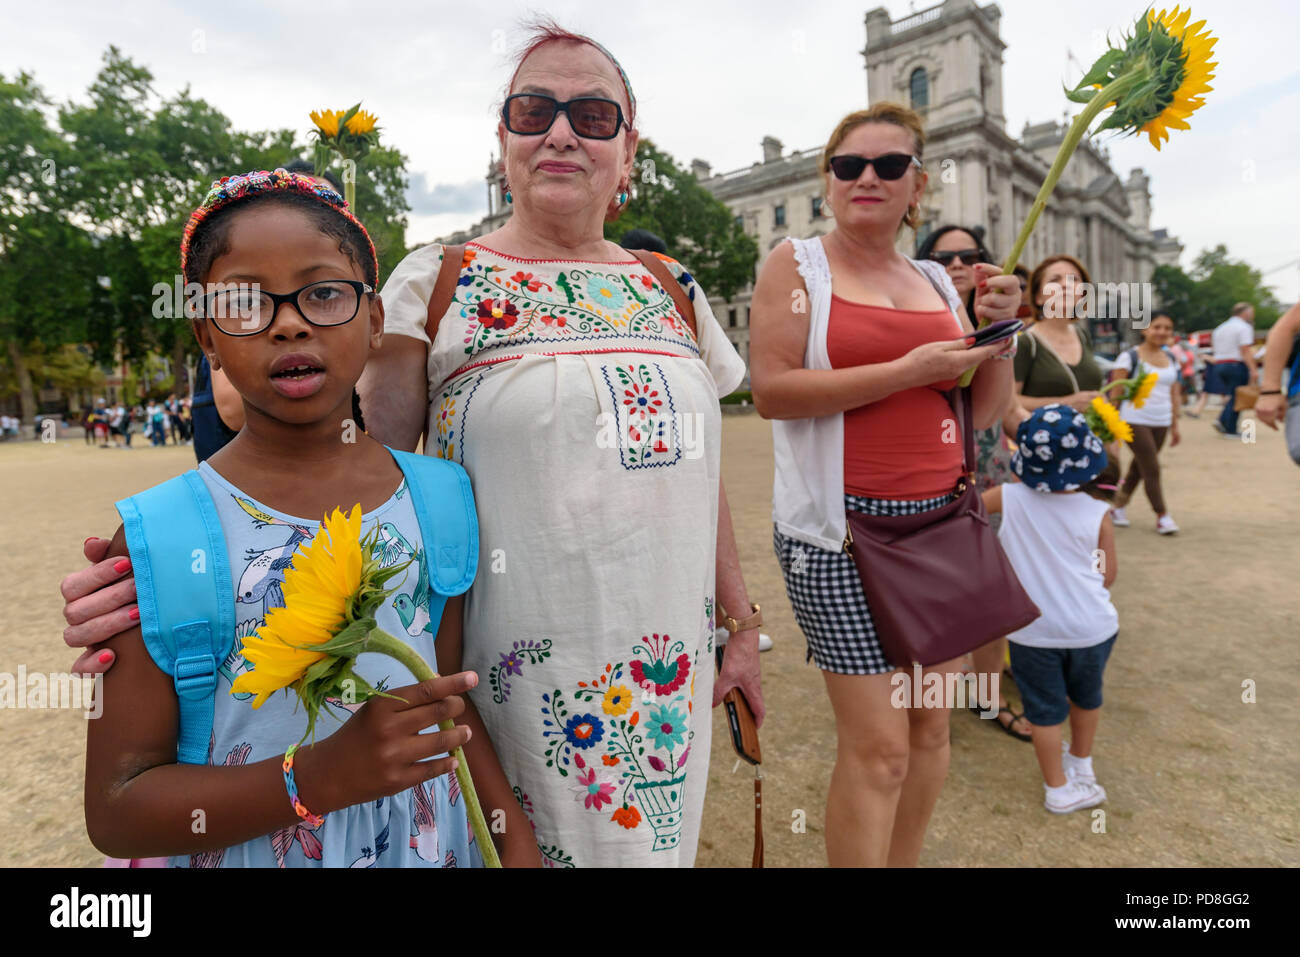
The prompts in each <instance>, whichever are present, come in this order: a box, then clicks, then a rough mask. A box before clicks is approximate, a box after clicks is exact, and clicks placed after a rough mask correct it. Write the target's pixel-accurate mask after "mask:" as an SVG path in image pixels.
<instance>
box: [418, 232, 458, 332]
mask: <svg viewBox="0 0 1300 957" xmlns="http://www.w3.org/2000/svg"><path fill="white" fill-rule="evenodd" d="M465 245H466V244H465V243H460V244H459V245H456V246H443V247H442V266H441V267H439V269H438V280H437V282H435V283H434V284H433V295H432V296H430V297H429V311H428V313H426V315H425V320H424V332H425V334H426V335H427V336H428V337H429V348H430V349H432V348H433V340H434V339H435V338H436V337H437V335H438V323H440V322H442V317H443V316H444V315H446V314H447V310H448V309H450V308H451V299H452V297H453V296H454V295H456V283H457V282H458V281H459V280H460V267H461V265H462V264H463V263H464V262H465Z"/></svg>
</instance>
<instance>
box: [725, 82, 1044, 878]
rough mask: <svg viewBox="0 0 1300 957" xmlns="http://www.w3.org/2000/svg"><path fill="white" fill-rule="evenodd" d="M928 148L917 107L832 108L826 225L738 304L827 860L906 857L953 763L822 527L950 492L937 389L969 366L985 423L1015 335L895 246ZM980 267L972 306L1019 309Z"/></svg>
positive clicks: (950, 421) (957, 442)
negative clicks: (825, 757)
mask: <svg viewBox="0 0 1300 957" xmlns="http://www.w3.org/2000/svg"><path fill="white" fill-rule="evenodd" d="M923 146H924V133H923V131H922V128H921V121H920V118H919V117H918V116H917V115H916V114H915V113H913V112H912V111H911V110H908V109H905V108H904V107H901V106H898V105H896V104H889V103H881V104H877V105H876V106H874V107H872V108H871V109H869V110H863V111H860V112H857V113H853V114H850V115H849V116H847V117H845V119H844V120H842V121H841V122H840V124H839V126H838V127H837V128H836V129H835V131H834V133H832V135H831V137H830V140H829V142H828V143H827V145H826V149H825V152H824V154H823V156H822V171H823V173H824V174H825V185H826V199H827V203H826V205H827V206H828V207H829V208H830V209H831V211H832V212H833V215H834V218H835V228H834V230H832V231H831V232H830V234H829V235H827V236H825V237H824V238H823V239H820V240H816V239H814V240H812V241H805V240H797V241H792V242H787V243H783V244H781V245H780V246H778V247H777V248H776V249H775V250H773V252H772V253H771V255H770V256H769V257H768V259H767V262H766V263H764V265H763V268H762V270H761V271H760V273H759V277H758V282H757V284H756V287H755V290H754V297H753V303H752V306H751V310H752V311H751V314H750V332H751V337H752V338H751V343H750V374H751V381H752V384H753V392H754V404H755V406H756V407H757V408H758V411H759V413H760V414H762V415H763V416H764V417H766V418H771V419H779V420H784V421H783V422H778V423H776V424H775V427H776V429H777V438H778V439H779V440H780V441H778V443H777V446H778V452H777V463H776V464H777V494H776V497H775V499H774V509H773V511H774V514H775V515H776V516H777V518H778V528H777V529H776V531H775V534H774V545H775V547H776V551H777V555H778V558H779V559H780V561H781V568H782V571H783V572H784V574H785V582H786V591H787V593H788V595H789V596H790V601H791V604H792V606H793V608H794V612H795V618H796V620H797V621H798V622H799V625H800V627H801V628H802V629H803V631H804V634H805V635H806V637H807V639H808V645H809V651H808V655H809V657H810V658H812V659H814V660H815V661H816V663H817V666H818V667H819V668H820V669H821V671H822V674H823V677H824V679H825V682H826V689H827V693H828V694H829V696H830V699H831V705H832V707H833V709H834V712H835V722H836V731H837V737H838V746H837V750H836V760H835V770H834V772H833V773H832V775H831V783H830V793H829V795H828V799H827V810H826V831H825V834H826V852H827V856H828V858H829V860H830V863H831V864H832V865H847V866H863V865H867V866H881V865H890V866H909V865H914V864H916V862H917V859H918V857H919V856H920V853H921V843H922V840H923V838H924V836H925V829H926V825H927V823H928V822H929V819H930V813H931V812H932V811H933V809H934V805H935V802H936V800H937V799H938V796H939V790H940V788H941V787H942V786H943V779H944V777H945V775H946V774H947V770H948V711H947V710H946V709H944V708H930V709H923V708H920V707H917V708H900V707H895V706H894V705H893V703H892V700H893V698H894V697H895V696H894V695H893V694H892V689H893V688H894V687H895V682H894V681H893V680H892V679H893V677H894V675H896V674H897V673H898V667H897V666H898V665H901V664H903V663H901V662H897V663H896V662H890V661H889V660H887V658H886V657H885V655H884V653H883V651H882V650H881V647H880V643H879V641H878V639H877V637H876V634H875V629H874V626H873V625H872V621H871V611H870V608H869V607H868V606H867V601H866V598H865V596H864V595H863V593H862V584H861V581H860V579H859V578H858V574H857V570H856V568H855V567H854V564H853V559H852V557H851V556H850V555H849V554H848V553H847V552H845V551H843V550H842V549H840V550H831V549H829V548H827V547H826V545H827V544H828V543H829V541H830V539H831V538H832V537H833V536H830V535H828V532H827V530H828V529H831V530H834V529H835V528H836V521H837V520H838V522H839V526H838V527H840V528H842V527H843V512H842V511H841V512H839V514H838V518H837V516H836V514H835V513H836V511H837V510H840V509H853V510H857V511H865V512H870V513H873V514H886V515H889V514H915V513H918V512H922V511H926V510H928V509H932V508H937V507H940V506H941V505H943V504H946V503H947V502H949V501H951V498H952V493H953V491H954V489H955V486H956V484H957V480H958V478H959V476H960V475H961V473H962V471H963V463H962V444H961V431H960V429H959V428H958V427H957V423H956V422H955V421H954V414H953V411H952V408H951V407H950V406H949V404H948V402H947V400H946V399H945V397H944V394H943V393H944V391H945V390H947V389H950V388H952V386H953V385H954V384H955V381H956V380H957V378H958V377H959V376H960V375H961V374H962V373H963V372H964V371H965V370H967V369H969V368H972V367H979V368H978V371H977V372H976V374H975V378H974V383H973V390H972V399H973V403H974V415H973V419H974V426H975V427H976V428H987V427H988V426H989V425H991V424H992V423H993V422H994V421H996V420H997V419H998V418H999V417H1000V416H1001V414H1002V411H1003V409H1005V408H1006V406H1007V404H1008V402H1009V400H1010V397H1011V390H1012V377H1011V363H1009V362H987V363H986V362H985V360H987V359H992V358H994V357H995V356H997V355H999V354H1006V353H1009V352H1010V351H1011V349H1012V348H1013V347H1012V345H1011V343H1009V342H1004V343H999V344H997V345H993V346H983V347H980V348H968V347H967V343H968V341H969V340H967V339H966V336H967V335H968V334H969V332H970V331H971V328H972V327H971V324H970V318H969V317H968V316H967V315H966V310H965V309H964V308H963V307H962V306H961V304H960V302H959V300H958V298H957V295H956V292H955V291H954V290H953V288H952V284H951V282H950V281H948V279H947V277H946V276H945V275H944V274H943V271H942V268H941V267H939V266H938V265H937V264H934V263H916V262H913V261H910V260H908V259H907V258H905V257H904V256H902V255H900V254H899V252H898V251H897V249H896V248H895V242H896V238H897V235H898V232H899V230H900V228H901V225H902V224H903V223H906V224H907V225H908V226H911V227H913V228H915V227H916V226H917V225H918V223H919V222H920V218H921V216H920V207H919V204H920V202H921V200H922V197H923V195H924V190H925V184H926V176H925V173H924V171H923V167H922V165H921V163H920V155H921V150H922V147H923ZM976 268H977V269H978V286H977V290H976V299H975V309H976V312H977V313H978V314H979V317H980V318H982V319H984V318H987V319H1005V318H1011V317H1012V316H1014V315H1015V312H1016V309H1017V307H1018V306H1019V304H1020V285H1019V282H1018V281H1017V280H1016V278H1015V277H1014V276H997V275H996V273H997V269H996V267H994V266H989V265H982V266H978V267H976ZM810 303H811V304H812V309H811V310H810V309H809V304H810ZM806 358H807V360H808V361H807V363H806V362H805V359H806ZM839 424H842V442H841V441H840V435H841V432H840V431H837V426H838V425H839ZM841 445H842V447H839V446H841ZM840 472H842V475H840V474H839V473H840ZM840 479H842V482H843V487H842V492H841V491H840V485H839V482H840ZM837 498H838V499H842V501H839V500H827V499H837ZM955 667H956V663H955V662H948V663H945V664H944V665H938V666H935V667H934V668H931V669H926V670H927V671H947V670H954V669H955Z"/></svg>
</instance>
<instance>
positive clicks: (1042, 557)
mask: <svg viewBox="0 0 1300 957" xmlns="http://www.w3.org/2000/svg"><path fill="white" fill-rule="evenodd" d="M1109 508H1110V506H1108V505H1107V504H1106V503H1105V502H1101V501H1098V500H1097V499H1095V498H1093V497H1092V496H1090V495H1088V494H1087V493H1086V492H1035V491H1034V490H1033V489H1031V488H1029V487H1028V486H1027V485H1022V484H1020V483H1015V484H1006V485H1003V486H1002V527H1001V528H999V529H998V540H999V541H1000V542H1001V543H1002V550H1003V551H1004V552H1006V554H1007V559H1008V560H1009V561H1010V562H1011V566H1012V567H1013V568H1014V569H1015V570H1016V577H1017V578H1019V579H1020V584H1021V585H1023V586H1024V588H1025V591H1026V592H1028V594H1029V597H1030V598H1031V599H1033V602H1034V604H1035V605H1037V606H1038V607H1039V609H1040V610H1041V611H1042V613H1043V614H1042V615H1041V616H1040V617H1039V618H1037V619H1036V620H1034V621H1032V622H1030V623H1029V624H1028V625H1026V626H1025V627H1024V628H1021V629H1020V630H1019V631H1016V632H1012V633H1011V634H1009V635H1007V639H1008V640H1009V641H1014V642H1016V643H1018V644H1021V645H1028V646H1030V647H1031V648H1089V647H1091V646H1093V645H1099V644H1101V643H1102V642H1103V641H1106V640H1108V639H1109V638H1110V637H1111V636H1112V635H1114V634H1115V633H1116V632H1118V631H1119V613H1118V612H1117V611H1115V606H1114V605H1113V604H1112V603H1111V600H1110V592H1108V591H1107V590H1106V586H1105V585H1104V584H1103V580H1104V578H1105V575H1104V572H1103V569H1104V564H1103V563H1104V561H1105V556H1104V555H1103V554H1102V552H1101V551H1100V550H1099V548H1098V545H1097V540H1098V537H1099V536H1100V534H1101V521H1102V519H1103V518H1104V517H1105V515H1106V512H1107V510H1108V509H1109Z"/></svg>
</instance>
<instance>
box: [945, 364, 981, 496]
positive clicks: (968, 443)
mask: <svg viewBox="0 0 1300 957" xmlns="http://www.w3.org/2000/svg"><path fill="white" fill-rule="evenodd" d="M948 404H949V405H951V406H952V410H953V412H955V413H956V415H957V419H958V421H960V422H961V433H962V436H961V437H962V449H963V452H962V454H963V456H964V458H963V460H962V461H963V464H962V474H963V475H965V476H966V477H967V478H969V479H971V480H974V478H975V468H976V465H977V464H978V461H979V460H978V459H977V458H976V457H975V422H974V411H973V410H974V404H973V401H972V399H971V387H970V386H967V387H966V388H964V389H963V388H961V387H960V386H958V387H956V388H953V389H951V390H949V392H948Z"/></svg>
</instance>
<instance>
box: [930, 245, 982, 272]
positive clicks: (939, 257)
mask: <svg viewBox="0 0 1300 957" xmlns="http://www.w3.org/2000/svg"><path fill="white" fill-rule="evenodd" d="M959 257H960V259H961V262H962V265H963V266H974V265H975V264H976V263H982V262H983V261H984V254H983V253H982V252H980V251H979V250H978V249H945V250H943V252H937V251H936V252H932V253H930V258H931V259H933V260H934V261H935V262H937V263H938V264H939V265H940V266H943V267H944V268H945V269H946V268H947V266H948V264H949V263H950V262H952V261H953V260H954V259H957V258H959Z"/></svg>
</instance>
